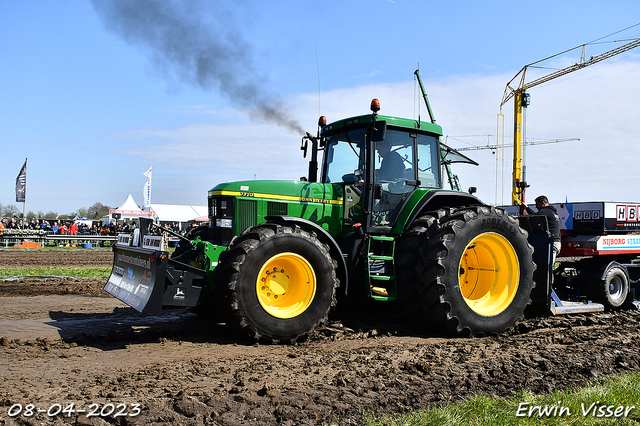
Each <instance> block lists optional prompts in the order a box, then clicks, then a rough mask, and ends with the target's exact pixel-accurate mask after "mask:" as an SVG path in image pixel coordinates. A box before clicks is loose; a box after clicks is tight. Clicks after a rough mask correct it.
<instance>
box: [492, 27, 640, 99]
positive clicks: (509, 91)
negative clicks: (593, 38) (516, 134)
mask: <svg viewBox="0 0 640 426" xmlns="http://www.w3.org/2000/svg"><path fill="white" fill-rule="evenodd" d="M586 46H587V45H586V44H582V45H580V46H576V47H574V48H573V49H569V50H565V51H564V52H561V53H558V54H556V55H553V56H550V57H548V58H545V59H542V60H540V61H537V62H533V63H531V64H529V65H525V66H524V67H523V68H522V69H521V70H520V71H519V72H518V74H516V75H515V77H513V78H512V79H511V81H509V83H508V84H507V87H506V88H505V92H504V96H503V97H502V103H500V107H502V106H503V105H504V104H506V103H507V102H508V101H509V100H510V99H511V98H512V97H513V96H514V95H515V93H516V91H521V92H526V91H527V90H528V89H531V88H532V87H535V86H537V85H539V84H542V83H546V82H547V81H550V80H553V79H555V78H558V77H562V76H563V75H566V74H569V73H572V72H574V71H578V70H579V69H582V68H585V67H588V66H589V65H593V64H597V63H598V62H602V61H604V60H605V59H609V58H611V57H613V56H616V55H619V54H620V53H624V52H626V51H628V50H631V49H634V48H636V47H638V46H640V38H636V39H633V41H631V42H630V43H627V44H625V45H622V46H619V47H617V48H615V49H611V50H609V51H607V52H604V53H601V54H599V55H596V56H592V57H591V58H590V59H589V60H588V61H585V58H584V48H585V47H586ZM580 48H582V49H583V54H582V57H581V59H580V62H578V63H576V64H573V65H571V66H568V67H566V68H562V69H560V70H557V71H554V72H552V73H549V74H547V75H544V76H542V77H540V78H537V79H535V80H533V81H531V82H529V83H525V82H524V81H525V75H526V72H527V69H528V68H531V67H533V66H534V65H535V64H539V63H540V62H542V61H546V60H548V59H551V58H554V57H556V56H558V55H562V54H564V53H567V52H571V51H573V50H576V49H580ZM520 74H522V78H521V80H520V85H519V87H518V88H517V89H513V88H512V87H511V83H512V82H513V81H514V80H515V79H516V78H517V77H518V76H519V75H520Z"/></svg>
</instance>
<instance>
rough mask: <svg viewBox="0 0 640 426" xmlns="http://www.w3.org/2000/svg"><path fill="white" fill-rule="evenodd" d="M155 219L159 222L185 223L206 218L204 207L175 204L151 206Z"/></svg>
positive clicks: (205, 208)
mask: <svg viewBox="0 0 640 426" xmlns="http://www.w3.org/2000/svg"><path fill="white" fill-rule="evenodd" d="M151 210H153V212H154V214H155V217H156V218H157V220H159V221H160V222H176V223H185V222H190V221H192V220H196V219H197V218H199V217H202V216H205V217H206V216H207V207H206V206H188V205H187V206H185V205H175V204H151Z"/></svg>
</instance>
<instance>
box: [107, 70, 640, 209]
mask: <svg viewBox="0 0 640 426" xmlns="http://www.w3.org/2000/svg"><path fill="white" fill-rule="evenodd" d="M585 71H587V70H581V71H577V72H576V73H574V75H571V77H569V76H567V77H563V78H560V79H557V80H554V81H552V82H549V83H546V84H543V85H540V86H537V87H535V88H532V89H531V90H530V91H529V93H530V94H531V99H532V102H531V106H530V107H529V108H528V110H527V137H530V138H548V139H552V138H573V137H575V138H580V141H579V142H577V141H576V142H565V143H558V144H550V145H538V146H532V147H529V148H528V149H527V154H526V155H527V158H526V170H527V181H528V183H529V184H530V185H531V187H530V188H529V189H528V192H527V194H528V196H527V200H529V201H530V200H533V198H535V196H537V195H539V194H545V195H547V196H548V197H549V198H550V200H551V201H552V202H554V201H564V200H565V197H567V198H568V199H569V200H570V201H589V200H619V201H640V193H639V191H638V189H637V188H636V185H635V182H636V181H637V180H638V178H640V167H638V166H637V164H636V162H637V160H636V158H637V153H638V148H637V147H636V145H637V144H638V143H639V141H640V137H639V136H640V135H639V133H640V131H639V130H638V128H637V124H636V123H637V121H638V120H637V118H636V116H637V106H636V103H637V102H636V98H637V95H636V94H637V93H639V92H640V81H639V80H638V79H637V78H636V76H637V75H639V71H640V62H636V61H629V60H627V61H618V62H613V63H611V64H610V65H608V66H600V67H597V68H596V67H594V70H593V71H591V72H585ZM581 73H582V75H580V74H581ZM512 77H513V74H509V75H508V74H500V75H462V76H453V77H449V78H443V79H437V80H431V81H429V80H427V79H425V81H424V82H425V86H426V90H427V92H428V94H429V100H430V102H431V105H432V108H433V111H434V115H435V118H436V119H437V123H438V124H440V125H441V126H443V129H444V134H445V135H451V136H460V135H485V136H479V137H475V138H471V137H466V138H460V139H462V140H464V141H467V142H469V143H473V144H481V145H482V144H486V143H488V142H490V143H492V144H493V143H495V134H496V117H497V114H498V112H499V105H500V101H501V99H502V94H503V91H504V87H505V85H506V83H507V81H509V80H510V79H511V78H512ZM320 96H321V97H320V99H321V106H320V111H321V113H322V114H323V115H325V116H327V119H328V121H329V122H331V121H335V120H337V119H341V118H345V117H349V116H354V115H360V114H367V113H369V104H370V101H371V99H372V98H374V97H375V98H378V99H380V101H381V104H382V109H381V111H380V112H381V114H385V115H394V116H404V117H409V118H415V117H417V108H416V105H417V102H422V99H421V98H419V97H418V93H417V92H416V89H415V88H414V83H413V82H412V81H407V82H404V83H397V84H377V85H369V86H361V87H355V88H344V89H336V90H332V91H329V92H323V93H321V95H320ZM414 96H415V99H416V100H415V101H414ZM286 101H287V104H288V105H293V106H294V107H293V108H292V109H291V115H292V118H297V119H299V120H300V122H301V124H302V126H303V127H304V128H305V129H307V130H308V131H309V132H311V133H315V131H316V123H317V115H318V95H317V94H312V93H308V94H299V95H295V96H292V97H290V98H289V99H286ZM199 109H203V110H206V108H202V107H199ZM420 109H421V114H422V119H423V120H425V119H427V117H428V116H427V113H426V109H425V107H424V106H421V107H420ZM512 109H513V103H512V101H510V102H509V103H508V104H507V105H506V106H505V107H504V108H503V111H502V112H503V113H504V115H505V125H504V127H505V130H506V134H507V136H506V142H507V143H511V133H512V132H511V129H512V126H513V121H512V116H513V113H512ZM216 114H217V115H219V116H226V117H235V119H234V120H233V121H232V122H227V123H225V122H224V120H222V121H223V122H218V123H216V124H208V123H193V124H189V125H185V126H182V127H177V128H174V129H141V130H137V131H135V132H129V133H127V134H126V135H125V134H123V135H119V136H118V137H114V138H113V139H112V140H113V141H114V145H116V146H118V148H117V152H118V154H119V155H120V156H125V157H133V158H139V157H142V158H144V162H145V164H147V163H149V164H153V165H154V179H155V181H154V185H155V186H154V198H155V199H156V200H157V201H154V202H164V203H174V202H175V203H178V202H181V203H192V204H197V202H198V200H200V201H202V202H204V201H205V199H206V191H207V190H208V189H210V188H211V187H213V186H214V185H215V184H216V183H219V182H224V181H232V180H249V179H253V177H254V174H255V175H256V177H257V178H258V179H298V178H299V177H300V176H302V175H306V173H307V161H308V158H307V159H306V160H305V159H303V158H302V153H301V151H300V150H299V147H300V137H299V136H297V135H294V134H291V133H289V132H287V131H285V130H283V129H281V128H279V127H277V126H275V125H272V124H269V123H265V122H264V121H260V120H254V119H252V118H251V117H248V116H246V115H243V114H241V113H239V112H238V111H217V112H216ZM489 134H490V135H493V136H492V139H489V138H488V137H487V136H486V135H489ZM120 139H122V140H123V141H127V143H126V146H125V145H124V144H121V143H119V140H120ZM449 142H450V145H452V146H455V147H461V146H464V145H465V144H464V143H461V142H456V141H455V140H453V139H450V140H449ZM511 150H512V148H506V156H505V158H504V160H503V161H501V162H499V163H498V164H497V165H496V157H495V156H494V155H493V154H492V153H491V152H490V151H469V152H467V153H466V154H467V155H469V156H470V157H472V158H473V159H475V160H476V161H478V162H479V163H480V166H478V167H474V166H468V165H457V166H456V167H455V170H454V171H455V172H456V173H457V174H458V175H459V176H460V179H461V183H462V186H463V188H465V189H466V188H467V187H469V186H477V187H478V190H479V191H478V194H477V195H478V196H479V197H480V198H481V199H482V200H483V201H485V202H489V203H493V202H494V201H495V200H496V198H497V202H498V204H500V203H501V202H502V201H504V202H505V203H507V204H508V203H509V202H510V192H511V186H510V185H511V166H512V152H511ZM156 166H157V167H156ZM146 167H148V165H147V166H146ZM496 167H497V170H496ZM503 167H504V177H505V181H504V184H503V186H501V187H499V188H498V189H497V191H496V174H497V175H498V176H501V175H502V173H503V172H502V168H503ZM156 170H158V172H155V171H156ZM142 171H144V170H142ZM142 171H141V172H140V173H142ZM498 180H500V179H498ZM163 184H164V188H163V187H162V185H163ZM140 185H142V183H141V184H140ZM135 190H136V191H137V187H136V188H135ZM496 192H497V197H496ZM501 194H504V198H503V197H502V196H501ZM159 198H161V199H162V201H160V200H159Z"/></svg>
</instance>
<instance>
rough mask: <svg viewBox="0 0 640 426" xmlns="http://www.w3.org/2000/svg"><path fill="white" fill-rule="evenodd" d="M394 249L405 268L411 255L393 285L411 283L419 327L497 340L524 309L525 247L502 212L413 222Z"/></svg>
mask: <svg viewBox="0 0 640 426" xmlns="http://www.w3.org/2000/svg"><path fill="white" fill-rule="evenodd" d="M398 249H399V251H400V253H399V256H401V257H404V258H405V264H409V263H411V261H410V260H409V259H408V258H409V257H411V256H413V262H412V264H413V266H411V267H409V268H402V269H401V270H400V271H399V272H400V274H399V278H400V280H401V283H400V285H401V286H402V285H411V283H415V286H416V291H417V294H418V295H419V299H420V303H421V305H422V308H423V311H424V314H425V315H426V316H427V317H428V318H427V321H430V322H431V323H435V325H436V326H438V327H439V328H441V329H442V330H444V331H446V332H448V333H452V334H456V335H464V336H480V335H492V334H497V333H501V332H503V331H505V330H507V329H509V328H511V327H512V326H513V325H514V324H515V323H516V321H518V320H519V319H521V318H522V317H523V313H524V310H525V308H526V307H527V305H528V304H529V303H530V302H531V299H530V295H531V290H532V289H533V287H534V282H533V273H534V271H535V264H534V262H533V248H532V247H531V246H530V245H529V243H528V242H527V234H526V232H525V231H524V230H523V229H522V228H520V226H519V224H518V222H517V221H516V219H514V218H513V217H510V216H509V215H508V214H507V213H506V212H504V211H503V210H498V209H496V208H494V207H488V206H474V207H468V208H461V209H445V210H440V211H438V212H435V213H434V214H432V215H429V216H426V217H422V218H420V219H418V220H416V223H415V225H414V226H412V228H411V229H410V230H409V231H408V232H407V234H406V235H405V236H404V237H403V238H402V239H401V241H400V243H399V247H398ZM399 291H400V290H399ZM425 322H426V321H425Z"/></svg>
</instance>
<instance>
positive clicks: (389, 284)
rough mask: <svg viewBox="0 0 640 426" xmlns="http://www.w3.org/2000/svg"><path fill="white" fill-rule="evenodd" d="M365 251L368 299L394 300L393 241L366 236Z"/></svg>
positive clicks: (386, 238)
mask: <svg viewBox="0 0 640 426" xmlns="http://www.w3.org/2000/svg"><path fill="white" fill-rule="evenodd" d="M366 250H367V283H368V286H367V288H368V290H369V297H371V298H372V299H374V300H381V301H391V300H395V299H396V297H397V292H396V275H395V265H394V262H393V259H394V251H395V239H394V238H393V237H385V236H377V235H369V236H367V242H366Z"/></svg>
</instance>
